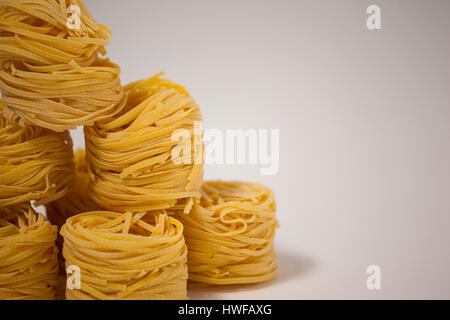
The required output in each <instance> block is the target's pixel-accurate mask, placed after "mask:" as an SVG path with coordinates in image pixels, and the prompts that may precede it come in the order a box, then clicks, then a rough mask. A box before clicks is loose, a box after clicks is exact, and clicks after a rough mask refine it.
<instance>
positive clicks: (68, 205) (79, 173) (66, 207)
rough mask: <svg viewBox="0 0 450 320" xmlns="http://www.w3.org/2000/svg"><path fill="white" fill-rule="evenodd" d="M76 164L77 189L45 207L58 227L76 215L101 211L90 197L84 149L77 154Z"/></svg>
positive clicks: (48, 215)
mask: <svg viewBox="0 0 450 320" xmlns="http://www.w3.org/2000/svg"><path fill="white" fill-rule="evenodd" d="M74 163H75V187H73V188H72V189H71V190H70V191H69V192H68V193H67V194H66V195H65V196H64V197H62V198H60V199H58V200H55V201H53V202H50V203H47V204H46V205H45V208H46V212H47V218H48V219H49V220H50V222H51V223H53V224H55V225H57V226H58V227H61V226H62V225H63V224H64V223H65V222H66V220H67V219H68V218H70V217H72V216H74V215H76V214H79V213H84V212H88V211H95V210H98V209H99V207H98V205H96V204H95V203H94V202H93V201H92V200H91V199H90V198H89V196H88V185H89V174H88V170H87V164H86V159H85V152H84V150H83V149H78V150H77V151H76V152H75V156H74Z"/></svg>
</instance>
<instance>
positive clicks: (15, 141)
mask: <svg viewBox="0 0 450 320" xmlns="http://www.w3.org/2000/svg"><path fill="white" fill-rule="evenodd" d="M3 109H4V103H3V102H2V101H1V100H0V206H10V205H14V204H18V203H22V202H28V201H30V200H38V201H37V203H36V205H40V204H45V203H48V202H51V201H53V200H55V199H58V198H60V197H62V196H64V195H65V194H66V193H67V192H68V191H69V190H70V188H71V187H72V186H73V183H74V174H73V159H72V158H73V151H72V140H71V139H70V135H69V133H68V132H67V131H66V132H63V133H55V132H52V131H49V130H47V129H43V128H40V127H36V126H31V125H25V126H20V125H19V124H18V122H19V120H18V119H17V117H16V118H14V119H11V120H6V119H5V118H4V117H3Z"/></svg>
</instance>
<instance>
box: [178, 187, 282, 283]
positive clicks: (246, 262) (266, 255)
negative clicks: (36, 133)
mask: <svg viewBox="0 0 450 320" xmlns="http://www.w3.org/2000/svg"><path fill="white" fill-rule="evenodd" d="M202 195H203V196H202V198H201V200H196V201H195V203H194V206H193V208H192V210H191V213H190V214H189V215H185V214H182V213H181V214H179V215H177V218H179V219H180V221H181V222H182V223H183V224H184V235H185V238H186V243H187V246H188V252H189V254H188V266H189V280H191V281H193V282H202V283H208V284H218V285H225V284H242V283H256V282H261V281H266V280H270V279H272V278H273V277H275V275H276V270H277V267H276V254H275V251H274V246H273V245H274V236H275V229H276V227H277V221H276V218H275V196H274V193H273V192H272V191H271V190H269V189H268V188H266V187H264V186H261V185H259V184H255V183H248V182H222V181H210V182H205V183H204V185H203V187H202Z"/></svg>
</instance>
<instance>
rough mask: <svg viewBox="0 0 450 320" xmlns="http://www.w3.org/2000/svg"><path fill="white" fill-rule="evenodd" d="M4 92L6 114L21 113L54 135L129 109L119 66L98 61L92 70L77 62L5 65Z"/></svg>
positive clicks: (1, 82)
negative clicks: (122, 109) (66, 63)
mask: <svg viewBox="0 0 450 320" xmlns="http://www.w3.org/2000/svg"><path fill="white" fill-rule="evenodd" d="M0 67H1V68H0V69H1V71H0V89H1V91H2V94H3V100H4V101H5V103H6V105H7V109H6V112H7V114H6V116H7V117H10V116H12V115H14V114H18V115H19V116H20V117H21V118H22V119H24V120H25V122H27V123H31V124H34V125H38V126H41V127H44V128H48V129H51V130H53V131H64V130H67V129H74V128H76V126H78V125H92V124H93V123H94V122H95V121H98V120H101V119H104V118H109V117H110V116H112V115H114V114H115V113H117V112H119V111H120V109H121V108H122V107H123V106H124V103H125V97H124V91H123V88H122V86H121V84H120V77H119V74H120V68H119V67H118V66H117V65H115V64H113V63H111V62H110V61H109V60H103V59H98V60H97V61H96V62H95V63H94V64H93V65H91V66H89V67H83V68H82V67H79V66H77V65H75V64H70V65H54V66H32V65H28V64H26V63H23V62H13V61H3V62H2V63H1V66H0Z"/></svg>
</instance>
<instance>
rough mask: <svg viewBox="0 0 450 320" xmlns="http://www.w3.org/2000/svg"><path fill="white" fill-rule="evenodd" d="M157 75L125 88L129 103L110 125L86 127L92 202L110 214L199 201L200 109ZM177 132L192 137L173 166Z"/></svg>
mask: <svg viewBox="0 0 450 320" xmlns="http://www.w3.org/2000/svg"><path fill="white" fill-rule="evenodd" d="M159 76H160V75H159V74H158V75H156V76H154V77H151V78H149V79H147V80H143V81H137V82H134V83H131V84H129V85H128V86H126V87H125V90H126V92H127V95H128V101H127V104H126V106H125V108H124V109H123V110H122V111H121V113H120V114H119V115H118V116H117V117H116V118H115V119H114V120H111V121H99V122H97V123H96V125H95V126H93V127H85V128H84V133H85V142H86V156H87V160H88V163H89V168H90V172H91V174H92V179H91V183H90V188H91V190H92V193H91V195H92V197H93V199H94V200H95V201H96V202H97V203H99V204H100V205H101V206H103V207H104V208H106V209H109V210H116V211H121V212H125V211H134V212H137V211H149V210H160V209H168V208H171V207H172V206H174V205H175V204H177V202H178V201H179V200H180V199H191V200H190V203H192V198H194V197H200V193H199V189H200V186H201V183H202V176H203V165H202V142H201V133H200V136H199V137H197V139H196V135H195V125H196V122H200V121H201V114H200V110H199V106H198V105H197V104H196V103H195V101H194V100H193V99H192V98H191V97H190V96H189V94H188V93H187V91H186V90H185V89H184V88H183V87H182V86H180V85H178V84H176V83H174V82H171V81H169V80H165V79H161V78H160V77H159ZM177 130H181V131H183V132H184V133H188V138H187V139H186V141H188V144H189V145H190V146H194V147H193V148H189V151H188V152H187V154H184V153H183V154H182V156H183V157H187V158H189V157H190V158H191V161H190V162H189V161H185V162H186V163H185V162H183V161H180V162H176V161H173V158H172V155H173V152H174V149H175V148H177V146H179V141H177V140H176V139H172V135H173V133H174V132H177Z"/></svg>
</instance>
